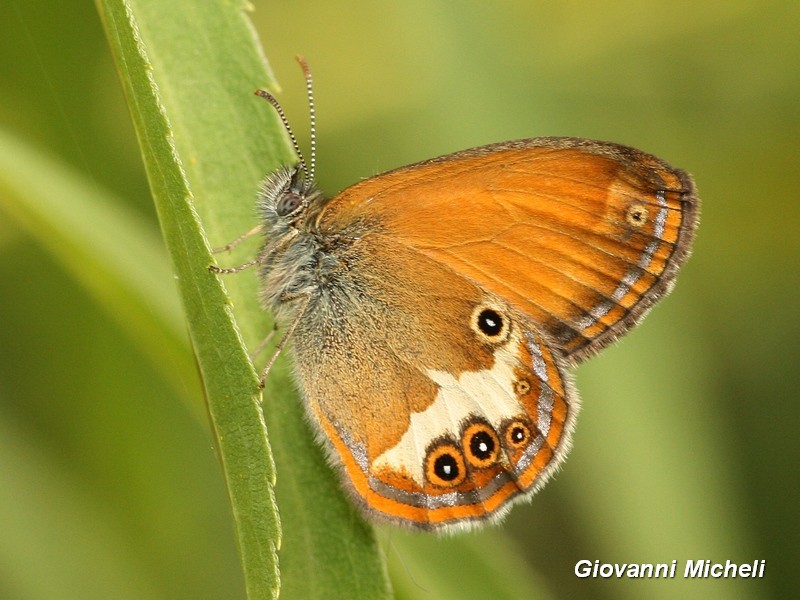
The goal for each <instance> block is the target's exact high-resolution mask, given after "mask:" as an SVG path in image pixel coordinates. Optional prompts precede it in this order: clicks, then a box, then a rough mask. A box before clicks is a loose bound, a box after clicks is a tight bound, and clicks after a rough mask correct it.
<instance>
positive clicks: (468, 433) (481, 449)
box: [461, 422, 500, 469]
mask: <svg viewBox="0 0 800 600" xmlns="http://www.w3.org/2000/svg"><path fill="white" fill-rule="evenodd" d="M461 439H462V442H461V445H462V446H463V447H464V451H465V452H464V453H465V454H466V456H467V460H468V461H469V463H470V464H471V465H472V466H474V467H477V468H479V469H483V468H486V467H490V466H491V465H493V464H495V463H496V462H497V458H498V456H499V453H500V440H499V439H498V438H497V434H496V433H495V432H494V429H492V428H491V427H490V426H489V425H488V424H487V423H480V422H479V423H472V424H470V425H467V427H466V429H464V434H463V435H462V436H461Z"/></svg>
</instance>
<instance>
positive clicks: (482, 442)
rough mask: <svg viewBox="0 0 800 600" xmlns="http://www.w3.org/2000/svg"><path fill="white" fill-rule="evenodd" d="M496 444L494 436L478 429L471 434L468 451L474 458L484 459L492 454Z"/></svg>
mask: <svg viewBox="0 0 800 600" xmlns="http://www.w3.org/2000/svg"><path fill="white" fill-rule="evenodd" d="M495 448H497V446H496V445H495V443H494V438H492V436H490V435H489V434H488V433H486V432H485V431H479V432H478V433H476V434H475V435H473V436H472V437H471V438H470V440H469V451H470V452H471V453H472V455H473V456H474V457H475V458H479V459H481V460H486V459H487V458H489V457H490V456H492V454H494V450H495Z"/></svg>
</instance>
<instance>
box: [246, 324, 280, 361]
mask: <svg viewBox="0 0 800 600" xmlns="http://www.w3.org/2000/svg"><path fill="white" fill-rule="evenodd" d="M276 333H278V324H277V323H275V324H274V325H273V326H272V331H270V332H269V333H268V334H267V337H265V338H264V340H263V341H262V342H261V343H260V344H259V345H258V347H257V348H256V349H255V350H253V351H252V352H251V353H250V360H251V361H253V362H255V360H256V358H257V357H258V355H259V354H261V353H262V352H263V351H264V348H266V347H267V346H268V345H269V343H270V342H271V341H272V338H274V337H275V334H276Z"/></svg>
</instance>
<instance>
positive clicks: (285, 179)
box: [259, 163, 321, 235]
mask: <svg viewBox="0 0 800 600" xmlns="http://www.w3.org/2000/svg"><path fill="white" fill-rule="evenodd" d="M320 197H321V194H320V192H319V191H318V190H317V189H316V188H315V187H314V184H313V182H310V181H308V180H307V176H306V173H305V171H304V169H303V164H302V163H298V164H296V165H294V166H289V165H284V166H282V167H280V168H279V169H277V170H276V171H273V172H272V173H271V174H270V175H269V176H267V178H266V179H265V180H264V183H262V184H261V195H260V201H259V209H260V212H261V217H262V219H263V220H264V222H265V223H266V225H267V231H268V233H269V232H270V230H272V231H271V233H273V234H278V235H280V234H281V233H285V232H287V231H288V230H289V229H298V228H299V227H300V225H301V223H302V221H303V218H304V217H305V215H306V212H307V209H308V207H309V205H310V204H312V202H314V200H316V199H318V198H320Z"/></svg>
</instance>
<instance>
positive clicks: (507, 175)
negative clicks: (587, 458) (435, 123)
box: [317, 138, 698, 361]
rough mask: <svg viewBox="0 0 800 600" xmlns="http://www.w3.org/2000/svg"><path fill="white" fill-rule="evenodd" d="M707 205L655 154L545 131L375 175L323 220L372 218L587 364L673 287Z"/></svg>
mask: <svg viewBox="0 0 800 600" xmlns="http://www.w3.org/2000/svg"><path fill="white" fill-rule="evenodd" d="M697 211H698V199H697V197H696V194H695V188H694V184H693V182H692V180H691V178H690V177H689V176H688V175H687V174H686V173H684V172H683V171H680V170H678V169H674V168H672V167H670V166H669V165H668V164H666V163H665V162H663V161H661V160H659V159H657V158H655V157H653V156H651V155H649V154H645V153H643V152H640V151H638V150H635V149H633V148H628V147H625V146H620V145H617V144H611V143H603V142H594V141H589V140H583V139H576V138H533V139H528V140H520V141H517V142H507V143H503V144H496V145H491V146H485V147H482V148H476V149H472V150H467V151H464V152H460V153H456V154H452V155H448V156H444V157H441V158H437V159H433V160H429V161H426V162H422V163H419V164H416V165H410V166H407V167H402V168H400V169H397V170H394V171H390V172H388V173H384V174H381V175H378V176H376V177H374V178H371V179H367V180H365V181H363V182H361V183H358V184H356V185H354V186H352V187H350V188H348V189H346V190H344V191H343V192H342V193H340V194H339V195H338V196H336V197H335V198H333V199H332V200H331V201H330V202H329V203H328V204H327V205H326V206H325V208H324V209H323V211H322V212H321V213H320V214H319V216H318V217H317V222H318V225H319V226H320V227H321V228H323V229H325V230H328V231H335V230H336V229H337V227H341V228H342V229H344V228H346V227H348V226H349V224H351V223H352V222H354V221H357V220H362V221H365V222H366V223H368V224H370V225H372V226H374V227H375V228H376V229H377V231H378V234H385V235H386V236H388V237H390V238H391V239H392V240H393V241H394V242H396V243H399V244H402V245H405V246H407V247H409V248H411V249H413V250H414V251H416V252H419V253H421V254H422V255H425V256H427V257H429V258H431V259H433V260H435V261H436V262H438V263H440V264H442V265H444V266H446V267H448V268H449V269H451V270H452V271H454V272H455V273H456V274H458V275H460V276H463V277H466V278H468V279H469V280H471V281H473V282H474V283H475V284H477V285H478V286H479V287H481V288H482V289H485V290H487V291H489V292H491V293H493V294H496V295H497V296H499V297H501V298H503V299H505V300H506V301H508V302H509V304H511V305H512V306H514V307H515V308H516V309H518V310H520V311H521V312H522V313H524V314H526V315H527V316H528V317H530V318H531V320H532V321H533V322H534V323H536V325H537V327H538V330H539V331H541V332H543V333H545V334H546V335H547V336H548V338H550V340H551V342H552V343H553V344H555V345H556V346H557V347H560V348H561V349H562V350H563V351H564V353H565V355H566V356H567V357H568V358H570V359H571V360H573V361H578V360H580V359H582V358H584V357H586V356H588V355H590V354H591V353H593V352H595V351H596V350H598V349H600V348H602V347H603V346H605V345H606V344H608V343H610V342H611V341H613V340H614V339H616V338H617V337H618V336H619V335H621V334H623V333H624V332H625V331H627V330H628V329H629V328H630V327H632V326H633V325H634V324H635V323H636V322H637V321H638V320H639V319H640V318H641V317H642V316H644V314H645V313H646V311H647V309H649V308H650V307H651V306H652V305H653V304H654V303H655V302H656V301H657V300H658V299H659V298H660V297H661V296H663V295H664V294H665V293H667V292H668V291H669V290H670V289H671V286H672V283H673V280H674V277H675V274H676V272H677V270H678V268H679V267H680V265H681V264H682V263H683V261H684V260H685V258H686V257H687V255H688V251H689V246H690V243H691V239H692V237H693V234H694V229H695V227H696V223H697Z"/></svg>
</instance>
